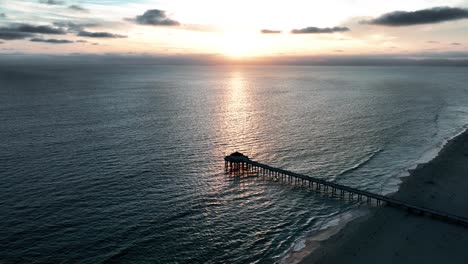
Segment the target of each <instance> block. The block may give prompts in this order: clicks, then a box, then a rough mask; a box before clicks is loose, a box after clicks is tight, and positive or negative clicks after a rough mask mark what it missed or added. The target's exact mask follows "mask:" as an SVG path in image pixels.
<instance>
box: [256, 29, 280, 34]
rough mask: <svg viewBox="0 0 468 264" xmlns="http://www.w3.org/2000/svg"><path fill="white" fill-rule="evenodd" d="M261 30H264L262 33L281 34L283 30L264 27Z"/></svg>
mask: <svg viewBox="0 0 468 264" xmlns="http://www.w3.org/2000/svg"><path fill="white" fill-rule="evenodd" d="M260 32H262V34H279V33H281V30H271V29H262V30H261V31H260Z"/></svg>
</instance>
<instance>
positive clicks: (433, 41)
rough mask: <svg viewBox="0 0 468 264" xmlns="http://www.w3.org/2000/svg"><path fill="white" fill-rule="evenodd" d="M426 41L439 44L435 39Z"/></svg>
mask: <svg viewBox="0 0 468 264" xmlns="http://www.w3.org/2000/svg"><path fill="white" fill-rule="evenodd" d="M426 42H427V43H430V44H439V43H440V42H439V41H435V40H429V41H426Z"/></svg>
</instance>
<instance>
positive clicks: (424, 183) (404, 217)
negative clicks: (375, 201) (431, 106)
mask: <svg viewBox="0 0 468 264" xmlns="http://www.w3.org/2000/svg"><path fill="white" fill-rule="evenodd" d="M467 187H468V131H465V132H464V133H462V134H460V135H459V136H457V137H455V138H454V139H452V140H450V141H449V142H448V143H447V144H446V145H445V147H444V148H443V149H442V150H441V151H440V153H439V155H438V156H437V157H436V158H434V159H433V160H432V161H431V162H429V163H427V164H423V165H419V166H418V167H417V168H416V169H415V170H412V171H411V172H410V176H409V177H406V178H404V181H403V183H402V185H401V186H400V189H399V191H398V192H396V193H395V194H393V196H394V197H396V198H398V199H402V200H405V201H408V202H411V203H412V204H415V205H420V206H424V207H427V208H432V209H436V210H440V211H444V212H448V213H451V214H454V215H459V216H463V217H468V210H467V208H468V192H467V191H466V189H467ZM466 245H468V229H466V228H464V227H461V226H457V225H452V224H447V223H444V222H441V221H438V220H434V219H430V218H428V217H421V216H415V215H413V214H408V213H407V212H405V211H403V210H401V209H395V208H390V207H382V208H378V209H375V210H373V212H372V213H371V214H369V215H367V216H365V217H361V218H358V219H356V220H354V221H351V222H350V223H349V224H348V225H347V226H346V227H345V228H344V229H343V230H342V231H340V232H338V233H336V234H335V235H333V236H332V237H331V238H330V239H328V240H326V241H323V242H320V246H319V247H317V249H316V250H315V251H314V252H313V253H311V254H310V255H308V256H307V257H305V258H304V259H303V260H302V262H301V263H343V262H346V263H467V262H468V250H467V246H466Z"/></svg>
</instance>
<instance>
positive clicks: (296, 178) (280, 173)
mask: <svg viewBox="0 0 468 264" xmlns="http://www.w3.org/2000/svg"><path fill="white" fill-rule="evenodd" d="M224 161H225V169H226V172H228V171H230V172H238V173H240V172H245V173H249V172H258V173H260V174H262V175H264V176H267V177H272V178H275V179H278V180H281V181H283V182H288V183H292V184H300V185H302V186H306V187H309V188H315V189H316V190H318V191H322V190H323V191H325V192H331V193H332V195H333V196H335V195H337V194H338V192H339V196H340V198H345V197H346V196H348V198H349V199H350V200H353V199H354V197H355V196H357V200H358V201H362V200H364V199H365V200H366V201H367V203H368V204H370V205H372V204H376V205H378V206H379V205H386V206H390V207H396V208H401V209H404V210H406V211H408V212H410V213H412V214H416V215H426V216H429V217H431V218H434V219H438V220H441V221H444V222H448V223H453V224H457V225H462V226H464V227H468V219H467V218H464V217H461V216H456V215H453V214H449V213H445V212H441V211H437V210H432V209H429V208H425V207H421V206H416V205H412V204H409V203H407V202H405V201H401V200H398V199H395V198H392V197H388V196H384V195H380V194H375V193H371V192H368V191H364V190H359V189H357V188H353V187H349V186H345V185H342V184H338V183H334V182H330V181H326V180H323V179H318V178H315V177H311V176H307V175H303V174H298V173H295V172H291V171H287V170H283V169H279V168H274V167H271V166H269V165H266V164H262V163H260V162H256V161H253V160H251V159H250V158H249V157H248V156H245V155H243V154H242V153H239V152H235V153H233V154H231V155H229V156H226V157H225V158H224Z"/></svg>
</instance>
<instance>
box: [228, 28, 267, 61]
mask: <svg viewBox="0 0 468 264" xmlns="http://www.w3.org/2000/svg"><path fill="white" fill-rule="evenodd" d="M259 45H260V42H259V40H258V36H257V35H255V34H248V33H233V32H229V33H224V34H223V39H222V42H221V47H220V49H221V53H223V54H224V55H226V56H228V57H230V58H245V57H252V56H255V55H259V52H261V50H260V47H259Z"/></svg>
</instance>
